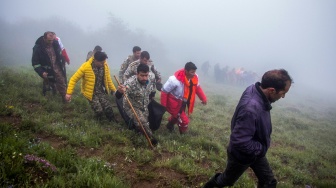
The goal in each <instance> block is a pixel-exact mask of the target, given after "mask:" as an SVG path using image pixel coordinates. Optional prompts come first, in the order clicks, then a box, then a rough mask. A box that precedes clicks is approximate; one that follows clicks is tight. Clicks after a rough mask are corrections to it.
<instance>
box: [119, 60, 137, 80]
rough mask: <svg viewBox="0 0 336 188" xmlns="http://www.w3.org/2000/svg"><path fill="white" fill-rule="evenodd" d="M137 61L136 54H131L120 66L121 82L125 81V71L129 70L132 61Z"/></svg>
mask: <svg viewBox="0 0 336 188" xmlns="http://www.w3.org/2000/svg"><path fill="white" fill-rule="evenodd" d="M134 61H136V59H135V57H134V55H129V56H128V57H127V59H126V60H125V61H124V62H123V63H122V64H121V66H120V70H119V81H120V83H124V81H125V80H124V73H125V71H126V70H127V68H128V66H129V65H130V64H131V63H132V62H134Z"/></svg>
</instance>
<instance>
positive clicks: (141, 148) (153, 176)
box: [0, 67, 336, 187]
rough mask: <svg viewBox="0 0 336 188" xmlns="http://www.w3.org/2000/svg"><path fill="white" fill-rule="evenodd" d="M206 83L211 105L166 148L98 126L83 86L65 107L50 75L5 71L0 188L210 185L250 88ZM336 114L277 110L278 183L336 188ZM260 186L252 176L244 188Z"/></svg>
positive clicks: (319, 109)
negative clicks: (44, 78) (48, 86)
mask: <svg viewBox="0 0 336 188" xmlns="http://www.w3.org/2000/svg"><path fill="white" fill-rule="evenodd" d="M69 76H70V75H69ZM203 85H204V90H205V92H206V93H207V95H208V98H209V103H208V105H207V106H202V105H200V101H197V102H198V103H197V104H196V108H195V112H194V114H193V115H192V117H191V123H190V130H189V133H188V134H186V135H180V134H179V133H178V131H177V130H176V131H175V132H174V133H169V132H168V131H167V130H166V128H165V126H164V124H166V118H165V120H164V121H163V122H162V125H161V127H160V129H159V130H157V131H156V132H155V135H156V137H157V138H158V140H159V145H158V146H157V147H156V148H155V149H154V150H152V149H151V148H150V147H149V146H148V144H147V142H146V139H145V138H144V137H143V136H142V135H139V134H137V133H135V132H133V131H130V130H128V128H127V125H125V124H124V123H122V121H120V123H110V122H108V121H104V120H103V121H101V122H97V121H95V120H94V118H93V112H92V110H91V108H90V106H89V104H88V102H87V101H86V99H85V98H84V97H83V96H82V95H81V94H80V91H79V84H77V88H76V91H75V92H76V93H75V94H74V96H73V99H72V102H71V103H69V104H67V105H63V104H62V103H61V98H60V96H59V95H56V96H53V95H52V94H51V93H48V94H47V96H46V97H43V96H42V94H41V92H42V84H41V79H40V78H39V77H38V76H37V75H36V74H35V72H34V71H33V70H32V68H30V67H29V68H25V67H21V68H17V69H15V70H14V69H13V68H8V67H1V69H0V91H1V97H0V158H1V161H0V164H1V165H0V169H1V172H0V185H1V187H11V186H13V187H32V186H36V187H201V186H202V185H203V183H204V182H206V181H207V180H208V179H209V178H210V177H211V176H212V175H213V174H214V173H215V172H219V171H222V170H223V169H224V167H225V163H226V146H227V144H228V141H229V135H230V128H229V127H230V121H231V117H232V115H233V112H234V110H235V106H236V104H237V102H238V100H239V97H240V95H241V92H242V91H243V88H238V87H233V86H228V85H220V87H218V85H217V86H215V85H214V84H211V83H205V84H203ZM156 97H157V100H159V98H158V97H159V96H158V95H157V96H156ZM111 100H112V101H113V100H114V98H113V97H112V96H111ZM114 106H115V105H114ZM114 110H115V113H116V115H117V118H118V119H119V120H121V117H120V115H119V113H118V112H117V108H116V107H115V108H114ZM165 117H168V114H165ZM335 117H336V109H335V107H326V106H323V105H322V104H321V103H319V102H316V101H315V100H313V99H309V100H306V99H303V98H302V97H301V98H300V100H294V99H290V98H289V99H288V100H286V99H284V100H283V101H281V102H279V103H276V104H274V105H273V109H272V121H273V135H272V145H271V148H270V150H269V152H268V154H267V157H268V159H269V161H270V165H271V166H272V168H273V171H274V173H275V175H276V178H277V179H278V181H279V185H278V187H303V186H304V185H309V186H311V187H336V183H335V180H336V173H335V169H336V149H335V147H334V145H335V143H336V137H335V135H336V118H335ZM255 185H256V178H255V176H254V174H253V173H252V171H251V170H248V171H247V172H246V173H244V175H243V176H242V177H241V178H240V179H239V181H238V182H237V183H236V184H235V186H234V187H254V186H255Z"/></svg>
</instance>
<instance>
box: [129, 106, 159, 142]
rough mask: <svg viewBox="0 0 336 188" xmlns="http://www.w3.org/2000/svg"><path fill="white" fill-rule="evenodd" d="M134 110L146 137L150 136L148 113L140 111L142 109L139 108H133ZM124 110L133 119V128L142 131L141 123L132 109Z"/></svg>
mask: <svg viewBox="0 0 336 188" xmlns="http://www.w3.org/2000/svg"><path fill="white" fill-rule="evenodd" d="M134 110H135V112H136V114H137V115H138V118H139V120H140V122H141V124H142V126H143V128H144V129H145V131H146V133H147V135H148V137H149V138H152V137H153V133H152V130H151V129H150V128H149V121H148V116H149V113H148V111H142V110H139V109H134ZM125 112H126V114H127V115H128V116H129V117H130V118H131V119H132V120H133V123H134V125H135V128H136V129H137V130H139V131H140V132H143V131H142V128H141V125H140V124H139V122H138V120H137V119H136V117H135V115H134V113H133V111H132V109H125Z"/></svg>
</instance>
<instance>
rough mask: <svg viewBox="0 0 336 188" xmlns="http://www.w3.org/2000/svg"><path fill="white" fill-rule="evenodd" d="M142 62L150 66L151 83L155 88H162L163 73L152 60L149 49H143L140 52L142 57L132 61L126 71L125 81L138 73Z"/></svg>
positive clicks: (149, 76)
mask: <svg viewBox="0 0 336 188" xmlns="http://www.w3.org/2000/svg"><path fill="white" fill-rule="evenodd" d="M140 64H145V65H148V67H149V74H148V79H149V80H150V82H151V84H152V85H153V87H154V89H155V88H156V89H158V90H159V91H160V90H161V87H162V84H161V74H160V72H159V71H157V69H156V68H155V67H154V64H153V62H152V61H151V60H150V56H149V53H148V52H147V51H143V52H141V54H140V59H139V60H137V61H134V62H133V63H131V64H130V65H129V66H128V68H127V70H126V71H125V73H124V82H125V81H126V80H127V79H129V78H131V77H132V76H133V75H136V74H137V67H138V66H139V65H140Z"/></svg>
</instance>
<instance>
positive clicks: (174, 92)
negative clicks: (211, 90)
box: [161, 62, 207, 134]
mask: <svg viewBox="0 0 336 188" xmlns="http://www.w3.org/2000/svg"><path fill="white" fill-rule="evenodd" d="M196 69H197V67H196V65H195V64H194V63H192V62H188V63H186V64H185V66H184V69H180V70H178V71H176V72H175V74H174V75H173V76H170V77H169V79H168V80H167V82H166V83H165V84H164V85H163V87H162V90H161V104H162V105H163V106H165V107H166V108H167V111H168V112H169V113H170V114H171V116H170V117H169V118H168V124H167V125H166V127H167V129H168V130H170V131H171V132H172V131H173V130H174V125H175V124H176V123H177V124H178V127H179V131H180V133H181V134H183V133H185V132H186V131H187V130H188V124H189V118H188V116H187V114H186V112H185V109H186V107H188V111H187V112H188V115H190V114H191V113H192V112H193V108H194V103H195V94H197V96H198V97H199V98H200V99H201V101H202V104H204V105H206V104H207V98H206V96H205V94H204V92H203V90H202V88H201V86H200V85H199V83H198V75H197V74H196Z"/></svg>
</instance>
